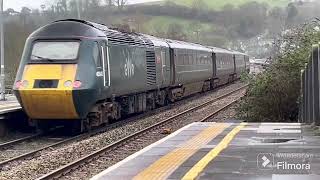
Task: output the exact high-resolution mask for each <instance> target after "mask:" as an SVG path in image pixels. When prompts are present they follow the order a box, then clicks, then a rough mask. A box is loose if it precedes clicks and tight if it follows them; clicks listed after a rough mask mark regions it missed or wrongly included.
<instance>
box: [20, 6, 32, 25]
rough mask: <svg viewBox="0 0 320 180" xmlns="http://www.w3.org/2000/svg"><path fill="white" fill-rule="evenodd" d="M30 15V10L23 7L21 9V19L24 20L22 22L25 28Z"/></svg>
mask: <svg viewBox="0 0 320 180" xmlns="http://www.w3.org/2000/svg"><path fill="white" fill-rule="evenodd" d="M30 13H31V9H29V8H27V7H22V8H21V13H20V17H21V19H22V22H23V25H24V26H25V25H26V24H27V18H28V17H29V16H30Z"/></svg>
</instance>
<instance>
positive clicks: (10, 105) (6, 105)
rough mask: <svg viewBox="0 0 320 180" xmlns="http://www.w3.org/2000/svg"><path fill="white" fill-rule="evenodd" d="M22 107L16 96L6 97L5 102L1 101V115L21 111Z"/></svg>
mask: <svg viewBox="0 0 320 180" xmlns="http://www.w3.org/2000/svg"><path fill="white" fill-rule="evenodd" d="M20 109H21V106H20V104H19V102H18V101H17V98H16V97H15V96H14V95H6V100H5V101H0V114H5V113H9V112H13V111H17V110H20Z"/></svg>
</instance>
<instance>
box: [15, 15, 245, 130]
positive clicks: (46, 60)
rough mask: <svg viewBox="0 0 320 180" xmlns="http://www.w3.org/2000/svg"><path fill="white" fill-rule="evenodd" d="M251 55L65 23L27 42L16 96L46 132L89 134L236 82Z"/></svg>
mask: <svg viewBox="0 0 320 180" xmlns="http://www.w3.org/2000/svg"><path fill="white" fill-rule="evenodd" d="M248 70H249V57H248V55H246V54H243V53H239V52H235V51H228V50H224V49H220V48H216V47H207V46H203V45H200V44H195V43H188V42H182V41H176V40H170V39H161V38H157V37H154V36H150V35H145V34H140V33H128V32H124V31H121V30H116V29H111V28H108V27H106V26H104V25H101V24H97V23H93V22H88V21H83V20H76V19H66V20H59V21H55V22H53V23H51V24H48V25H46V26H44V27H42V28H40V29H38V30H36V31H35V32H33V33H32V34H31V35H30V36H29V38H28V39H27V41H26V44H25V48H24V52H23V55H22V59H21V63H20V66H19V69H18V72H17V76H16V80H15V84H14V93H15V95H16V97H17V99H18V100H19V102H20V104H21V106H22V107H23V109H24V111H25V112H26V114H27V115H28V116H29V118H30V120H32V122H36V123H35V124H38V125H39V126H40V127H42V128H44V127H48V125H50V123H69V124H71V130H77V131H83V130H86V129H90V128H91V127H95V126H99V125H101V124H105V123H109V122H110V121H114V120H118V119H120V118H121V117H123V116H127V115H130V114H134V113H141V112H144V111H148V110H151V109H154V108H156V107H158V106H164V105H166V104H167V103H170V102H174V101H176V100H179V99H181V98H183V97H185V96H188V95H191V94H194V93H198V92H203V91H208V90H210V89H213V88H215V87H217V86H220V85H222V84H226V83H229V82H233V81H235V80H236V79H238V78H239V76H240V73H241V72H242V71H248Z"/></svg>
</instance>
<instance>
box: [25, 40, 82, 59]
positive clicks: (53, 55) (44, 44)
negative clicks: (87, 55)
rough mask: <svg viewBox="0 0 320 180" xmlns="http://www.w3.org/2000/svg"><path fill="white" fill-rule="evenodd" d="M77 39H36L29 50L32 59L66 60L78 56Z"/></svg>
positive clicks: (78, 45) (78, 43)
mask: <svg viewBox="0 0 320 180" xmlns="http://www.w3.org/2000/svg"><path fill="white" fill-rule="evenodd" d="M79 47H80V42H79V41H37V42H35V43H34V45H33V47H32V52H31V57H30V58H31V60H32V61H66V60H75V59H77V57H78V52H79Z"/></svg>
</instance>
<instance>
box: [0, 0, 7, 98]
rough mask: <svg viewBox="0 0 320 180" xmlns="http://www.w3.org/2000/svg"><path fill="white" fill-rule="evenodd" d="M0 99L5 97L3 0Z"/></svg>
mask: <svg viewBox="0 0 320 180" xmlns="http://www.w3.org/2000/svg"><path fill="white" fill-rule="evenodd" d="M0 6H1V7H0V40H1V42H0V54H1V55H0V100H1V101H4V100H6V97H5V81H4V35H3V29H4V28H3V26H4V25H3V23H4V16H3V0H0Z"/></svg>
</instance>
